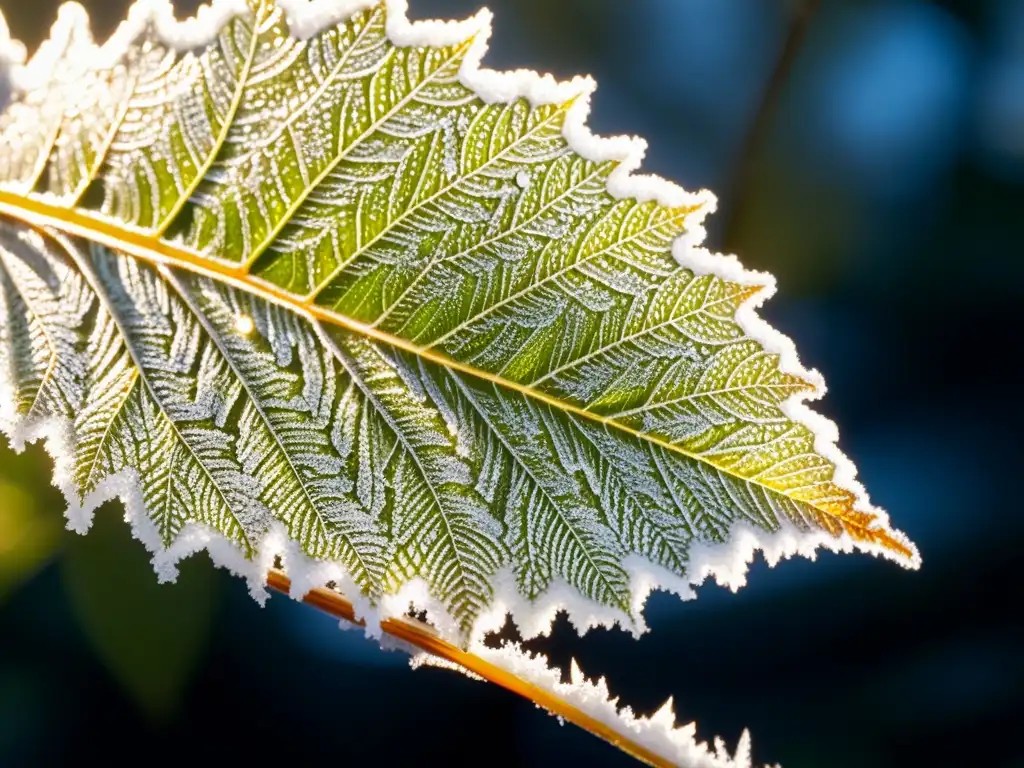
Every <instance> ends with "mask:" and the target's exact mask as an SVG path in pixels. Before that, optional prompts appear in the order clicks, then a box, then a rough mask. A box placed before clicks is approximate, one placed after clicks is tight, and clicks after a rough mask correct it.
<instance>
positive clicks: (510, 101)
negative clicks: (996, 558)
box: [0, 0, 918, 765]
mask: <svg viewBox="0 0 1024 768" xmlns="http://www.w3.org/2000/svg"><path fill="white" fill-rule="evenodd" d="M161 9H163V10H161ZM488 18H489V17H487V16H486V15H481V16H478V17H477V18H476V19H473V20H470V21H468V22H464V23H461V24H436V23H435V24H423V25H419V24H411V23H409V22H408V21H407V20H406V18H405V7H404V3H403V2H402V1H401V0H380V1H379V2H374V1H373V0H337V2H336V3H331V2H327V1H326V0H317V1H316V2H313V3H306V2H304V1H302V0H277V2H276V3H275V2H271V0H216V2H215V3H214V4H213V6H211V8H208V9H207V10H206V11H205V12H204V15H203V16H202V18H201V19H197V20H191V21H187V22H181V23H179V22H176V21H174V20H173V19H171V18H169V17H168V15H167V12H166V7H165V6H164V5H162V4H160V3H153V2H148V0H145V1H143V2H140V3H139V4H138V5H137V6H136V7H135V8H134V9H133V11H132V13H131V16H130V20H129V22H127V23H126V25H124V26H123V27H122V28H121V29H120V30H119V31H118V33H117V34H116V35H115V36H114V38H112V40H111V41H110V42H108V43H106V44H104V45H103V46H102V47H101V46H97V45H96V44H95V43H94V42H93V40H92V37H91V35H90V34H89V32H88V27H87V23H86V19H85V17H84V14H83V13H82V11H81V9H80V8H78V7H77V6H70V5H69V6H66V7H65V10H62V11H61V15H60V20H59V22H58V24H57V25H56V26H55V27H54V30H53V33H52V37H51V39H50V40H49V41H48V42H47V43H46V44H45V45H44V46H42V47H41V48H40V50H39V51H38V52H37V53H35V54H34V55H33V56H32V57H31V58H29V59H28V60H27V62H26V63H20V60H19V61H17V62H16V59H18V57H17V56H15V54H16V53H18V51H17V50H16V47H15V46H14V44H12V43H10V42H9V41H8V40H7V33H6V27H5V26H3V25H2V24H0V76H3V77H5V78H6V79H7V80H8V81H9V83H10V84H11V87H12V92H11V97H10V103H9V104H8V105H7V106H6V108H5V109H4V111H3V112H2V113H0V377H2V378H0V382H2V389H0V396H2V397H0V426H2V427H3V429H4V430H5V432H6V433H7V434H8V435H9V436H11V437H12V438H13V440H14V441H15V443H16V444H18V445H20V444H22V443H23V442H24V441H25V440H27V439H32V438H36V437H39V436H41V435H45V436H49V437H50V438H52V444H51V450H53V451H54V453H55V454H56V455H57V456H58V459H59V461H58V472H57V475H58V482H59V483H60V485H61V487H62V488H63V490H64V492H65V494H66V496H67V498H68V501H69V516H70V517H71V518H72V521H73V523H74V525H75V526H76V527H77V528H80V529H84V528H85V527H87V526H88V522H89V519H90V516H91V513H92V510H94V509H95V508H96V506H97V505H98V504H99V503H101V502H102V501H104V500H105V499H106V498H109V497H111V496H114V495H119V496H121V497H122V498H124V499H125V501H126V503H127V505H128V508H129V514H130V517H131V518H132V520H133V521H134V525H135V530H136V532H137V533H138V534H139V536H140V537H142V538H143V540H144V541H145V542H146V544H147V546H149V547H150V549H152V550H153V552H154V555H155V558H154V561H155V562H156V563H157V565H158V568H160V569H161V575H162V576H164V577H168V576H170V575H172V572H173V563H174V562H175V561H176V560H177V559H178V558H180V557H182V556H184V555H187V554H190V553H192V552H193V551H195V550H197V549H199V548H202V547H208V548H210V549H211V551H213V552H214V555H215V558H216V559H217V560H218V562H222V563H225V564H227V565H229V566H230V567H231V568H232V569H233V570H235V571H238V572H240V573H243V574H245V575H246V576H247V577H248V578H249V579H250V580H251V582H252V584H253V585H254V590H255V591H257V592H259V590H260V589H261V585H262V583H263V580H264V577H265V576H266V573H267V569H268V568H269V567H270V564H272V563H273V562H274V559H275V558H276V557H278V556H284V555H287V557H286V558H285V559H286V560H287V562H288V563H289V565H288V568H289V570H291V571H292V572H293V575H294V576H295V577H296V578H299V577H301V581H300V583H302V584H303V585H304V586H310V585H315V584H317V583H323V581H322V580H331V581H334V582H336V583H338V584H343V585H344V590H345V591H346V594H348V595H349V596H350V597H352V598H353V599H354V600H357V601H360V602H359V605H360V606H361V610H362V611H363V612H364V615H366V616H367V617H368V618H369V619H370V620H371V624H373V623H374V622H375V624H374V625H375V626H378V627H379V626H380V620H381V619H383V618H387V617H388V616H389V615H393V614H394V613H396V612H398V613H404V611H405V610H407V608H408V605H409V602H410V600H411V601H412V602H413V604H414V605H416V606H418V607H419V608H421V609H423V610H426V611H427V612H428V615H429V616H430V619H431V622H432V623H433V624H434V625H435V627H436V628H437V631H438V632H439V633H441V634H442V635H443V636H444V637H446V638H447V639H449V640H451V641H453V642H455V643H458V644H460V645H462V646H463V647H468V646H469V645H470V644H471V643H474V642H476V641H478V640H479V639H480V637H481V636H482V634H483V633H484V632H485V631H487V630H488V629H490V628H493V626H494V625H495V623H496V622H499V620H500V619H503V618H504V616H505V614H506V612H508V613H511V614H512V615H513V618H514V619H515V620H516V621H517V623H519V624H520V626H521V628H522V630H523V632H524V634H526V635H530V634H536V633H538V632H541V631H544V630H545V629H547V628H548V627H549V626H550V621H551V618H552V617H553V615H554V613H555V612H556V611H557V610H560V609H564V610H566V611H567V612H568V614H569V616H570V619H572V620H573V621H574V622H575V623H576V624H577V626H579V627H580V628H581V629H582V628H586V627H589V626H593V625H597V624H604V625H610V624H614V623H619V624H621V625H622V626H623V627H626V628H628V629H631V630H633V631H635V632H639V631H642V630H643V629H644V624H643V616H642V613H641V609H642V606H643V602H644V598H645V597H646V595H647V593H648V592H649V591H650V590H651V589H655V588H664V589H670V590H672V591H675V592H678V593H679V594H682V595H686V594H688V593H689V587H688V585H689V584H691V583H699V582H701V581H702V580H703V579H704V578H706V576H707V575H708V574H710V573H715V574H718V576H719V578H720V580H722V581H723V582H728V583H732V584H736V583H739V582H740V581H741V580H742V574H743V572H744V569H745V567H746V563H747V562H748V560H749V556H750V553H751V551H752V550H753V549H755V548H762V549H765V550H766V551H767V552H768V553H769V554H770V557H772V558H774V559H777V558H778V557H779V556H781V555H783V554H793V553H795V552H799V553H802V554H811V553H813V551H814V549H815V547H818V546H827V547H831V548H833V549H851V548H859V549H862V550H865V551H868V552H872V553H875V554H880V555H884V556H886V557H890V558H892V559H894V560H897V561H899V562H901V563H903V564H905V565H909V566H916V565H917V564H918V555H917V552H916V550H915V549H914V547H913V545H912V544H911V543H909V542H908V541H907V540H906V538H905V537H904V536H903V535H902V534H901V533H899V532H898V531H895V530H893V529H891V528H890V527H889V524H888V519H887V517H886V516H885V514H884V513H883V512H882V511H880V510H878V509H876V508H875V507H873V506H872V505H871V504H870V502H869V501H868V499H867V496H866V494H865V493H864V491H863V489H862V488H861V486H860V485H859V483H857V481H856V479H855V472H854V469H853V467H852V465H851V464H850V462H849V461H848V460H847V459H846V458H845V457H844V456H843V455H842V454H841V453H840V452H839V451H838V449H837V448H836V446H835V440H836V435H835V430H834V427H833V425H831V423H829V422H827V421H825V420H824V419H822V418H821V417H819V416H817V415H815V414H814V413H813V412H812V411H811V410H810V409H809V408H808V407H807V406H806V405H804V403H803V401H804V400H805V399H807V398H808V397H810V396H812V395H813V394H815V393H818V392H821V391H822V382H821V381H820V378H819V377H818V376H817V374H815V373H813V372H808V371H805V370H804V369H803V368H802V367H801V366H800V364H799V361H798V360H797V358H796V354H795V352H794V351H793V348H792V345H791V343H790V342H789V341H788V340H786V339H784V338H783V337H782V336H781V335H779V334H777V333H776V332H774V331H772V330H771V329H770V328H768V327H767V325H766V324H765V323H764V322H763V321H761V320H760V319H758V318H757V316H756V314H755V312H754V309H755V306H756V305H757V303H758V302H759V301H762V300H764V298H765V297H766V296H767V295H768V294H769V293H770V292H771V291H770V287H771V285H772V283H771V280H770V278H767V277H766V276H763V275H758V274H753V273H748V272H745V271H743V270H742V269H741V268H740V267H739V265H738V263H736V262H735V261H734V260H731V259H728V258H725V257H719V256H715V255H712V254H710V253H708V252H706V251H704V250H702V249H700V248H699V245H698V244H699V242H700V240H701V238H702V236H703V229H702V226H701V222H702V219H703V216H704V214H705V213H706V211H707V209H708V208H709V203H710V202H711V198H710V196H709V195H707V194H706V193H701V194H698V195H693V194H688V193H686V192H683V191H682V190H681V189H679V188H677V187H675V186H674V185H672V184H670V183H668V182H665V181H663V180H659V179H654V178H650V177H641V176H634V175H632V171H633V170H634V169H635V168H636V166H637V165H638V162H639V160H638V158H639V156H640V154H641V149H640V146H639V144H638V143H637V142H633V141H629V140H624V139H614V140H606V139H600V138H598V137H595V136H593V135H592V134H590V132H589V131H588V129H587V128H586V127H585V118H586V115H587V109H588V100H589V94H590V90H591V88H592V84H591V83H590V82H589V81H587V80H576V81H572V82H570V83H555V82H554V81H553V80H552V79H550V78H542V77H539V76H537V75H535V74H533V73H529V72H517V73H513V74H500V73H496V72H491V71H489V70H486V69H482V68H481V67H480V65H479V61H480V57H481V56H482V54H483V52H484V46H485V39H486V27H487V24H488ZM19 56H20V54H19ZM499 623H500V622H499ZM507 660H508V663H509V664H512V663H513V661H512V660H511V656H509V657H508V659H507ZM516 663H518V662H516ZM527 666H528V665H527ZM602 706H603V705H602ZM630 722H632V721H630ZM645 722H646V721H645ZM651 722H659V723H660V720H657V721H656V720H652V721H651ZM630 727H632V726H630ZM650 727H651V728H654V727H655V726H653V725H652V726H650ZM658 727H660V726H658ZM637 728H639V729H640V730H642V731H643V729H645V728H648V726H647V725H645V726H643V727H641V726H637ZM644 733H647V731H644ZM673 738H675V737H673ZM670 741H671V740H670ZM666 743H669V742H666ZM671 743H672V744H675V743H676V742H674V741H672V742H671ZM680 743H681V742H680ZM687 743H689V742H687ZM687 749H688V747H687ZM686 754H691V753H689V752H686ZM692 754H697V753H692ZM708 759H709V760H710V759H711V758H708ZM715 760H716V761H717V760H718V758H715ZM702 764H707V765H712V764H716V765H718V764H722V765H724V764H726V762H723V761H718V762H714V761H712V762H706V763H702Z"/></svg>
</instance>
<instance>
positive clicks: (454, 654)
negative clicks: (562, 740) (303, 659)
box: [267, 568, 673, 768]
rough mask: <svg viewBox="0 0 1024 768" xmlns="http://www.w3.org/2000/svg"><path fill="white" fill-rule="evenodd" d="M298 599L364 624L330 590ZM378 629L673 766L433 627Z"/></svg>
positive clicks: (270, 578) (275, 577)
mask: <svg viewBox="0 0 1024 768" xmlns="http://www.w3.org/2000/svg"><path fill="white" fill-rule="evenodd" d="M267 586H268V587H270V588H271V589H273V590H274V591H276V592H280V593H282V594H285V595H287V594H289V593H290V592H291V579H289V578H288V576H287V574H285V572H284V571H281V570H278V569H276V568H275V569H272V570H271V571H270V572H269V573H268V574H267ZM302 601H303V602H304V603H306V604H307V605H311V606H313V607H314V608H317V609H319V610H321V611H323V612H324V613H327V614H329V615H331V616H333V617H335V618H337V619H343V620H345V621H348V622H351V623H353V624H356V625H358V626H364V622H362V621H360V620H358V619H357V618H356V613H355V608H354V607H353V605H352V603H351V602H349V601H348V600H347V599H346V598H345V597H344V596H343V595H341V594H339V593H338V592H335V591H334V590H330V589H323V588H318V589H313V590H310V591H309V592H308V593H307V594H306V595H305V596H304V597H303V598H302ZM381 629H382V630H383V631H384V632H385V633H387V634H389V635H391V636H392V637H396V638H398V639H399V640H404V641H405V642H407V643H409V644H411V645H414V646H416V647H417V648H419V649H421V650H423V651H426V652H427V653H430V654H432V655H434V656H437V657H438V658H441V659H444V660H446V661H449V662H451V663H453V664H457V665H458V666H460V667H462V668H463V669H465V670H468V671H469V672H473V673H475V674H477V675H479V676H480V677H482V678H484V679H485V680H488V681H489V682H492V683H495V684H496V685H500V686H501V687H502V688H505V689H507V690H509V691H512V692H513V693H516V694H518V695H520V696H522V697H523V698H524V699H527V700H529V701H532V702H533V703H534V704H536V705H537V706H539V707H543V708H544V709H546V710H547V711H548V712H550V713H551V714H553V715H558V716H560V717H562V718H564V719H565V720H568V721H569V722H570V723H573V724H574V725H578V726H579V727H580V728H582V729H584V730H585V731H588V732H589V733H592V734H593V735H594V736H597V737H598V738H600V739H603V740H605V741H607V742H608V743H609V744H612V745H613V746H616V747H618V748H619V749H621V750H622V751H623V752H625V753H626V754H627V755H629V756H630V757H633V758H635V759H637V760H639V761H641V762H642V763H646V764H647V765H651V766H656V768H671V766H672V765H673V764H672V763H671V762H669V761H668V760H665V758H663V757H661V756H660V755H657V754H655V753H654V752H652V751H651V750H649V749H647V748H646V747H644V746H641V745H640V744H638V743H636V742H635V741H633V740H631V739H629V738H627V737H625V736H624V735H623V734H621V733H619V732H617V731H615V730H613V729H611V728H609V727H608V726H607V725H605V724H604V723H602V722H600V721H599V720H596V719H595V718H593V717H591V716H590V715H588V714H586V713H585V712H583V711H582V710H579V709H577V708H576V707H574V706H572V705H571V704H568V703H567V702H565V701H563V700H562V699H560V698H558V696H556V695H555V694H553V693H551V692H550V691H546V690H544V689H543V688H541V687H539V686H536V685H534V684H533V683H530V682H527V681H526V680H523V679H522V678H520V677H516V676H515V675H513V674H511V673H509V672H507V671H505V670H504V669H502V668H501V667H499V666H497V665H495V664H492V663H490V662H489V661H485V660H484V659H482V658H480V657H479V656H476V655H475V654H473V653H470V652H468V651H464V650H462V649H461V648H458V647H457V646H454V645H452V644H451V643H448V642H446V641H444V640H442V639H441V638H440V637H438V635H437V633H436V632H435V631H434V630H433V629H431V628H430V627H429V626H427V625H426V624H424V623H422V622H419V621H415V620H412V619H405V618H392V619H385V620H384V621H382V622H381Z"/></svg>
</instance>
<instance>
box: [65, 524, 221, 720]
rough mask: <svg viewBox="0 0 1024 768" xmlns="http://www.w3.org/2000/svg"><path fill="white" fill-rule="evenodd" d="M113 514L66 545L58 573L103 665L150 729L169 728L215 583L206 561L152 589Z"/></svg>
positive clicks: (197, 655) (143, 560) (138, 552)
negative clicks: (170, 582) (165, 724)
mask: <svg viewBox="0 0 1024 768" xmlns="http://www.w3.org/2000/svg"><path fill="white" fill-rule="evenodd" d="M118 518H119V515H118V514H117V510H116V509H114V508H113V507H112V506H109V505H108V506H106V507H104V508H103V509H101V510H100V511H99V512H98V513H97V515H96V521H95V522H94V524H93V527H92V529H91V530H90V532H89V535H88V536H84V537H75V538H74V540H73V541H70V542H69V543H68V546H67V547H66V552H65V555H64V557H63V558H62V559H61V569H62V574H63V578H64V587H65V589H66V590H67V593H68V597H69V599H70V603H71V607H72V610H73V612H74V614H75V617H76V618H77V619H78V623H79V625H80V626H81V627H82V631H83V632H84V633H85V635H86V637H87V638H88V639H89V642H90V644H91V645H92V647H93V648H94V649H95V651H96V655H97V656H98V657H99V659H100V661H101V662H102V663H103V665H104V666H105V667H106V668H107V669H108V670H109V671H110V673H111V675H113V677H114V678H115V679H116V680H117V681H118V683H119V684H120V685H121V687H122V688H123V689H124V690H125V691H126V692H127V694H128V695H129V696H131V697H132V698H133V699H134V700H135V701H136V702H137V703H138V705H139V708H140V709H141V710H142V711H143V712H145V713H146V715H147V716H148V717H149V718H150V719H152V720H153V721H154V722H166V721H168V720H170V719H171V718H172V717H174V715H175V714H176V712H177V711H178V708H179V707H180V706H181V704H182V701H183V698H184V696H185V694H186V693H187V692H188V688H189V685H190V684H191V683H192V682H193V681H194V679H195V677H196V674H197V672H198V669H199V667H200V665H201V663H202V661H203V657H204V651H205V650H206V647H207V645H208V642H209V636H210V627H211V624H212V620H213V615H214V612H215V610H216V605H217V588H216V587H217V582H216V579H215V578H214V574H213V570H212V568H211V566H210V564H209V562H208V561H205V560H197V561H195V562H190V563H188V564H187V565H185V566H183V567H182V568H181V573H180V574H179V575H178V579H177V581H176V583H175V584H173V585H168V584H163V585H161V584H158V583H157V582H156V580H155V579H154V578H153V567H152V565H151V564H150V563H149V558H148V557H147V556H146V553H145V551H144V550H142V549H140V548H139V547H138V545H137V544H136V542H134V541H132V537H131V535H130V533H129V531H128V529H127V527H126V526H125V525H124V524H123V523H122V522H121V521H120V520H119V519H118Z"/></svg>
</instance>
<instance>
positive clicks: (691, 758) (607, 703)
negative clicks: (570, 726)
mask: <svg viewBox="0 0 1024 768" xmlns="http://www.w3.org/2000/svg"><path fill="white" fill-rule="evenodd" d="M472 651H473V653H474V654H476V655H477V656H479V657H480V658H482V659H484V660H485V661H489V662H491V663H492V664H495V665H496V666H499V667H501V668H502V669H505V670H508V671H510V672H512V673H513V674H514V675H516V676H517V677H519V678H520V679H522V680H526V681H527V682H530V683H533V684H534V685H536V686H537V687H539V688H542V689H543V690H545V691H548V692H550V693H553V694H555V695H556V696H557V697H558V698H559V699H561V700H562V701H564V702H566V703H568V704H571V705H572V706H574V707H575V708H576V709H578V710H580V711H581V712H583V713H584V714H586V715H589V716H591V717H593V718H594V719H595V720H598V721H599V722H601V723H603V724H604V725H606V726H608V727H609V728H612V729H614V730H615V731H617V732H619V733H622V734H625V735H627V736H629V737H630V738H631V739H632V740H633V741H635V742H636V743H638V744H640V745H641V746H643V747H645V748H647V749H649V750H650V751H652V752H654V753H656V754H657V755H659V756H660V757H662V758H664V759H665V760H668V761H669V762H671V763H673V764H674V765H678V766H682V767H683V768H750V766H751V754H750V735H749V733H747V732H746V731H744V732H743V735H742V736H741V737H740V741H739V744H738V745H737V746H736V751H735V753H734V754H733V756H732V757H730V756H729V751H728V749H727V748H726V746H725V744H724V743H723V742H722V740H721V739H717V738H716V739H715V744H714V746H713V747H711V746H709V745H708V744H706V743H704V742H699V741H697V726H696V724H695V723H690V724H689V725H684V726H681V727H676V716H675V710H674V709H673V706H672V700H671V699H669V700H668V701H666V702H665V704H664V705H662V707H661V709H659V710H658V711H657V712H655V713H654V714H653V715H651V716H650V717H649V718H648V717H636V716H635V715H634V714H633V711H632V710H631V709H630V708H629V707H624V708H623V709H622V710H619V708H618V700H617V699H614V698H612V697H611V695H610V693H609V691H608V684H607V682H606V681H605V680H604V678H601V679H599V680H597V682H591V681H589V680H587V679H586V678H585V677H584V676H583V672H582V671H581V670H580V668H579V666H578V665H577V664H576V662H575V660H574V661H573V662H572V666H571V668H570V677H571V680H570V682H568V683H563V682H562V679H561V677H562V673H561V670H559V669H551V668H549V667H548V665H547V660H546V659H545V658H544V657H543V656H531V655H529V654H527V653H525V652H524V651H523V650H522V649H521V648H519V647H518V646H517V645H515V644H511V643H510V644H506V645H504V646H503V647H501V648H489V647H487V646H485V645H483V644H480V643H478V644H476V645H474V646H473V647H472Z"/></svg>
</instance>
